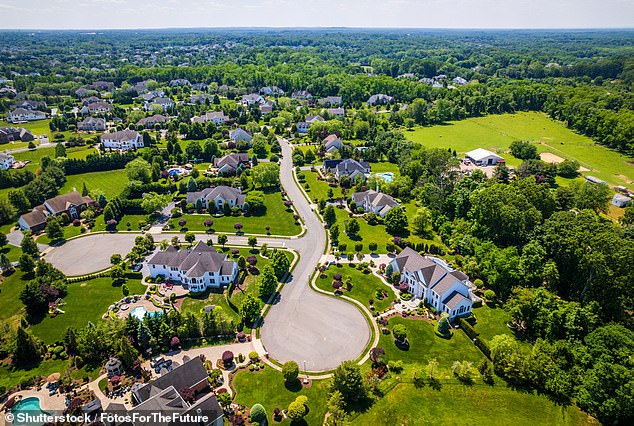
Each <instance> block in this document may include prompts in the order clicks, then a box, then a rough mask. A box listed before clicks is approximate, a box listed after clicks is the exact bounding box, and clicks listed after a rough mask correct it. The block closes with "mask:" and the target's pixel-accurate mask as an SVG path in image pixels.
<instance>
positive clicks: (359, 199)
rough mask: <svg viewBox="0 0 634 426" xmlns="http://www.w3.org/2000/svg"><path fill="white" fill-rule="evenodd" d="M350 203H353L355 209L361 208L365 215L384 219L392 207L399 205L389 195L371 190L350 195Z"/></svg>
mask: <svg viewBox="0 0 634 426" xmlns="http://www.w3.org/2000/svg"><path fill="white" fill-rule="evenodd" d="M352 201H354V202H355V204H356V205H357V207H363V210H364V211H365V212H366V213H370V212H372V213H374V214H376V215H378V216H380V217H385V215H386V214H387V212H389V211H390V210H391V209H392V208H393V207H397V206H399V205H400V204H399V203H397V202H396V201H395V200H394V198H392V197H390V196H389V195H387V194H384V193H382V192H377V191H374V190H372V189H370V190H368V191H363V192H355V193H354V194H352Z"/></svg>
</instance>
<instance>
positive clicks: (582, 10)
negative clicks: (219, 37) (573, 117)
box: [0, 0, 634, 30]
mask: <svg viewBox="0 0 634 426" xmlns="http://www.w3.org/2000/svg"><path fill="white" fill-rule="evenodd" d="M199 27H364V28H386V27H392V28H632V27H634V0H0V29H95V30H97V29H122V28H128V29H136V28H199Z"/></svg>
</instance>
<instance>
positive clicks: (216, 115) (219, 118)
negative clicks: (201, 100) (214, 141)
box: [192, 111, 229, 126]
mask: <svg viewBox="0 0 634 426" xmlns="http://www.w3.org/2000/svg"><path fill="white" fill-rule="evenodd" d="M208 121H211V122H213V123H214V124H215V125H216V126H220V125H221V124H224V123H226V122H227V121H229V117H228V116H226V115H225V113H224V112H222V111H220V112H207V113H205V114H203V115H197V116H195V117H192V123H201V124H204V123H207V122H208Z"/></svg>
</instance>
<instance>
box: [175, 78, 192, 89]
mask: <svg viewBox="0 0 634 426" xmlns="http://www.w3.org/2000/svg"><path fill="white" fill-rule="evenodd" d="M191 85H192V84H191V83H190V82H189V80H187V79H186V78H177V79H176V80H172V81H170V86H171V87H180V86H191Z"/></svg>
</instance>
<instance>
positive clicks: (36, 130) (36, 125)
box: [0, 119, 52, 137]
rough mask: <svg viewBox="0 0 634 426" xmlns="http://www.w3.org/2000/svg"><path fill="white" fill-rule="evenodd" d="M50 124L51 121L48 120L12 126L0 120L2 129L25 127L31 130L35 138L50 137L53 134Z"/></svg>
mask: <svg viewBox="0 0 634 426" xmlns="http://www.w3.org/2000/svg"><path fill="white" fill-rule="evenodd" d="M50 122H51V120H49V119H46V120H37V121H29V122H27V123H20V124H12V123H8V122H6V121H4V120H0V127H7V126H12V127H23V128H25V129H27V130H30V131H31V133H33V136H35V137H37V136H40V135H48V134H49V133H52V132H51V129H50V127H49V126H48V124H49V123H50Z"/></svg>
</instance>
